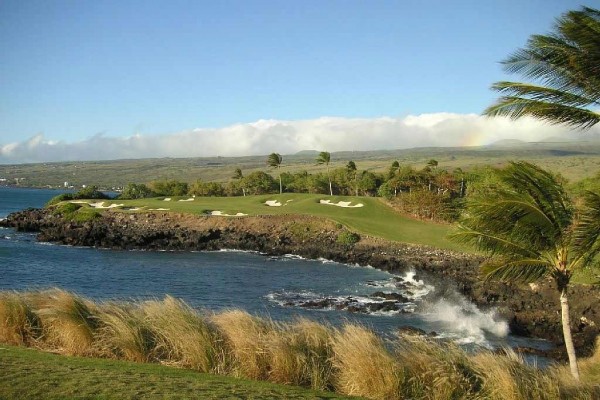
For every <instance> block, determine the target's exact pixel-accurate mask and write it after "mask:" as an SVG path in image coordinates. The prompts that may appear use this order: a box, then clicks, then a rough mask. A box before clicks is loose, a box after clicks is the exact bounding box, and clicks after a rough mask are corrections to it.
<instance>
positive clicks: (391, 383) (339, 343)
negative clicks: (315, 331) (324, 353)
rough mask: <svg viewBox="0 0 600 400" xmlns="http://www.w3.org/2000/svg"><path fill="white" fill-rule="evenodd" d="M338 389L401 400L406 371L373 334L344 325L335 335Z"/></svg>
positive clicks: (354, 326)
mask: <svg viewBox="0 0 600 400" xmlns="http://www.w3.org/2000/svg"><path fill="white" fill-rule="evenodd" d="M333 353H334V357H333V366H334V368H335V374H336V380H335V387H336V389H337V390H338V391H339V392H340V393H343V394H348V395H353V396H365V397H368V398H371V399H382V400H391V399H400V398H402V395H401V388H402V384H403V382H404V369H403V368H402V366H401V365H400V364H398V362H397V361H396V360H395V359H394V358H393V357H392V356H391V355H390V353H389V352H388V351H387V349H386V347H385V345H384V343H383V341H382V340H381V339H380V338H379V337H377V336H376V335H375V334H374V333H373V332H372V331H370V330H368V329H366V328H364V327H362V326H358V325H345V326H344V327H343V328H342V329H341V330H338V331H336V332H335V333H334V335H333Z"/></svg>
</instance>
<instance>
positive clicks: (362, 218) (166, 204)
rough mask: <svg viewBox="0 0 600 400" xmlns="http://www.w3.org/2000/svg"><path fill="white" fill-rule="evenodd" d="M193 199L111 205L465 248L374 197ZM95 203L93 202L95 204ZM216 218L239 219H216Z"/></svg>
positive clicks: (442, 230)
mask: <svg viewBox="0 0 600 400" xmlns="http://www.w3.org/2000/svg"><path fill="white" fill-rule="evenodd" d="M188 199H190V197H179V198H175V197H173V198H171V199H170V200H169V201H165V200H163V198H158V199H140V200H115V201H106V202H105V203H104V205H103V206H105V207H107V206H109V205H110V204H117V205H123V207H125V208H129V207H131V208H136V207H143V208H141V210H157V209H168V210H169V211H172V212H185V213H194V214H205V213H210V212H212V211H220V212H222V213H223V214H229V215H236V214H238V213H242V214H247V215H250V216H253V215H265V214H275V215H281V214H307V215H315V216H320V217H325V218H329V219H331V220H334V221H336V222H339V223H341V224H343V225H345V226H347V227H348V228H349V229H351V230H354V231H357V232H359V233H362V234H367V235H371V236H376V237H381V238H384V239H388V240H394V241H398V242H404V243H414V244H422V245H429V246H433V247H437V248H442V249H452V250H465V248H464V247H462V246H461V245H458V244H456V243H453V242H451V241H450V240H449V239H448V238H447V235H448V233H449V232H450V230H451V229H452V228H451V226H450V225H444V224H438V223H433V222H426V221H419V220H416V219H412V218H407V217H405V216H402V215H400V214H399V213H398V212H396V211H395V210H394V209H392V208H391V207H389V206H387V205H386V204H384V203H383V202H382V201H381V199H379V198H374V197H352V196H333V197H331V196H326V195H322V194H318V195H315V194H292V193H288V194H282V195H279V194H277V195H274V194H270V195H260V196H247V197H196V198H194V199H193V200H192V201H181V200H188ZM320 200H329V201H330V202H331V203H338V202H340V201H342V202H350V206H353V205H357V204H362V205H363V206H362V207H348V208H344V207H338V206H333V205H327V204H321V203H320ZM267 201H277V202H278V203H279V204H281V206H277V207H272V206H268V205H266V204H265V203H266V202H267ZM92 202H93V201H92ZM214 218H237V217H222V216H215V217H214Z"/></svg>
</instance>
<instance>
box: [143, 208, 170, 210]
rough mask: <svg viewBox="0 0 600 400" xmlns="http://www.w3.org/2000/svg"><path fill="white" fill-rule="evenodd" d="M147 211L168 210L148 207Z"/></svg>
mask: <svg viewBox="0 0 600 400" xmlns="http://www.w3.org/2000/svg"><path fill="white" fill-rule="evenodd" d="M148 211H169V209H168V208H149V209H148Z"/></svg>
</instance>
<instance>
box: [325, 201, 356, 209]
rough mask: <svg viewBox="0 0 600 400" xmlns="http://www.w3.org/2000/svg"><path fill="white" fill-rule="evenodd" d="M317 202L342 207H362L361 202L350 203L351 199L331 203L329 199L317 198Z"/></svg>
mask: <svg viewBox="0 0 600 400" xmlns="http://www.w3.org/2000/svg"><path fill="white" fill-rule="evenodd" d="M319 203H321V204H327V205H330V206H337V207H344V208H357V207H364V204H363V203H357V204H354V205H352V202H351V201H340V202H337V203H332V202H331V200H319Z"/></svg>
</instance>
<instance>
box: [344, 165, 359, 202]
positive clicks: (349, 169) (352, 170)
mask: <svg viewBox="0 0 600 400" xmlns="http://www.w3.org/2000/svg"><path fill="white" fill-rule="evenodd" d="M346 173H347V174H348V176H349V177H350V178H352V180H353V181H354V188H355V189H356V196H358V182H357V179H356V163H355V162H354V161H352V160H350V161H348V164H346Z"/></svg>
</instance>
